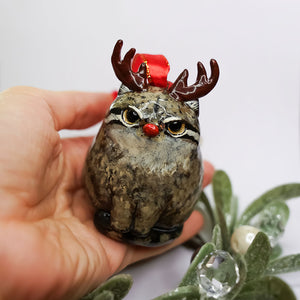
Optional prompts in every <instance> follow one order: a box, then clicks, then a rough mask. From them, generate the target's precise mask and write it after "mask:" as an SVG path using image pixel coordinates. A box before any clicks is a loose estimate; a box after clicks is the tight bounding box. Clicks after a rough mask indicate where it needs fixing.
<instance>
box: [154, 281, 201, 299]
mask: <svg viewBox="0 0 300 300" xmlns="http://www.w3.org/2000/svg"><path fill="white" fill-rule="evenodd" d="M183 299H186V300H199V299H201V298H200V292H199V287H196V286H191V285H188V286H182V287H178V288H177V289H175V290H173V291H171V292H168V293H166V294H163V295H161V296H159V297H157V298H155V299H153V300H183Z"/></svg>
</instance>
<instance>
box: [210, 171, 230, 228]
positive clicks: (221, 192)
mask: <svg viewBox="0 0 300 300" xmlns="http://www.w3.org/2000/svg"><path fill="white" fill-rule="evenodd" d="M212 184H213V193H214V198H215V202H216V205H218V206H219V207H220V208H221V209H222V211H223V213H224V216H225V220H226V224H227V227H228V228H230V227H231V225H232V217H233V216H232V187H231V182H230V179H229V177H228V175H227V174H226V173H225V172H224V171H222V170H218V171H216V172H215V174H214V177H213V181H212Z"/></svg>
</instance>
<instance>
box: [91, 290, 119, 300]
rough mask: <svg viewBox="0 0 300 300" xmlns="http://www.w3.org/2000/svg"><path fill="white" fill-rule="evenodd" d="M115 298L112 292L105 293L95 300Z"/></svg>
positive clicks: (111, 299) (112, 299)
mask: <svg viewBox="0 0 300 300" xmlns="http://www.w3.org/2000/svg"><path fill="white" fill-rule="evenodd" d="M114 299H115V296H114V293H113V292H112V291H103V292H102V293H101V294H99V295H97V296H96V297H95V298H94V299H93V300H114Z"/></svg>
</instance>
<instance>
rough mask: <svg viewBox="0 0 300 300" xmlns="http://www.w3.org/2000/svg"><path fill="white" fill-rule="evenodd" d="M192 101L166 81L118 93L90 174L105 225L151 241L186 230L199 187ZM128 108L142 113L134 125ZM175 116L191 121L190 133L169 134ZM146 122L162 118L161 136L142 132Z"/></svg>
mask: <svg viewBox="0 0 300 300" xmlns="http://www.w3.org/2000/svg"><path fill="white" fill-rule="evenodd" d="M151 89H152V90H151ZM191 107H192V106H190V105H188V104H187V103H184V102H180V101H176V100H174V99H173V98H171V97H170V96H169V95H168V93H167V92H166V91H165V90H163V89H160V88H150V90H148V91H146V92H128V91H126V92H125V93H120V94H119V96H118V97H117V99H116V100H115V101H114V103H113V105H112V106H111V109H110V112H109V113H108V115H107V117H106V119H105V120H104V122H103V125H102V127H101V129H100V131H99V133H98V135H97V137H96V140H95V143H94V145H93V146H92V148H91V150H90V152H89V154H88V157H87V160H86V167H85V173H84V178H85V183H86V186H87V190H88V193H89V196H90V198H91V199H92V202H93V204H94V205H95V207H96V208H97V212H96V215H95V224H96V227H97V228H98V229H99V230H100V231H101V232H103V233H105V234H106V235H108V236H110V237H112V238H114V239H117V240H123V241H126V242H130V243H135V244H140V245H146V246H147V245H161V244H162V243H166V242H168V241H170V240H172V239H174V238H176V237H178V236H179V235H180V233H181V230H182V225H183V222H184V221H185V220H186V219H187V218H188V217H189V215H190V214H191V212H192V210H193V207H194V205H195V202H196V201H197V199H198V198H199V195H200V192H201V180H202V162H201V156H200V152H199V147H198V144H199V136H200V134H199V125H198V110H197V109H196V110H195V109H193V108H191ZM127 109H134V111H135V112H137V113H138V114H139V120H137V122H135V123H134V124H133V125H132V124H126V122H124V111H126V110H127ZM173 119H174V120H181V122H183V123H184V124H185V133H184V134H180V135H178V134H171V133H170V131H169V130H168V124H169V123H170V122H171V121H172V120H173ZM148 123H151V124H156V125H157V127H158V128H159V134H158V135H156V136H154V137H149V136H147V135H146V134H145V133H144V131H143V125H144V124H148Z"/></svg>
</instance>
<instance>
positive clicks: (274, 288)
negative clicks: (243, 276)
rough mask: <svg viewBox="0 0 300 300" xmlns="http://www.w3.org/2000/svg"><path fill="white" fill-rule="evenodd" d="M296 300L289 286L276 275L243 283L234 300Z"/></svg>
mask: <svg viewBox="0 0 300 300" xmlns="http://www.w3.org/2000/svg"><path fill="white" fill-rule="evenodd" d="M287 299H288V300H296V297H295V295H294V293H293V291H292V290H291V288H290V287H289V286H288V285H287V284H286V283H285V282H284V281H283V280H281V279H280V278H278V277H271V276H267V277H263V278H260V279H258V280H252V281H250V282H248V283H247V284H245V285H244V287H243V289H242V290H241V292H240V293H239V295H238V296H237V297H236V298H235V300H287Z"/></svg>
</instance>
